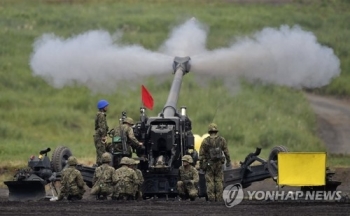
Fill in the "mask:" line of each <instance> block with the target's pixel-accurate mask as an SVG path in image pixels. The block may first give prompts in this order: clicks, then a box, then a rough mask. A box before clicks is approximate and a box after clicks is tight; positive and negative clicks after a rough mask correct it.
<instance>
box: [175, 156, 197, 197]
mask: <svg viewBox="0 0 350 216" xmlns="http://www.w3.org/2000/svg"><path fill="white" fill-rule="evenodd" d="M182 161H183V166H181V167H180V168H179V177H178V182H177V190H178V192H179V196H180V198H181V199H187V198H188V197H189V198H190V200H191V201H193V200H195V199H196V197H197V196H198V189H197V186H198V181H199V175H198V171H197V170H196V168H194V167H193V166H192V165H191V164H192V163H193V159H192V157H191V156H190V155H185V156H183V157H182Z"/></svg>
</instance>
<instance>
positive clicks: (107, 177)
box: [91, 152, 117, 200]
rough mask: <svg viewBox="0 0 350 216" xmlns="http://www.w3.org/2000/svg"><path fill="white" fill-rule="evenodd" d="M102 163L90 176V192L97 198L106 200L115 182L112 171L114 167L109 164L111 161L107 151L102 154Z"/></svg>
mask: <svg viewBox="0 0 350 216" xmlns="http://www.w3.org/2000/svg"><path fill="white" fill-rule="evenodd" d="M101 161H102V165H101V166H99V167H97V168H96V170H95V173H94V177H93V178H92V184H93V187H92V189H91V194H92V195H96V198H97V199H98V200H106V199H107V196H109V195H111V194H112V192H113V185H115V184H116V183H117V180H116V178H115V175H114V172H115V169H114V168H113V167H112V166H110V165H109V163H110V162H111V161H112V158H111V155H110V154H109V153H108V152H105V153H103V154H102V159H101Z"/></svg>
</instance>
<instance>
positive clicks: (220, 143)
mask: <svg viewBox="0 0 350 216" xmlns="http://www.w3.org/2000/svg"><path fill="white" fill-rule="evenodd" d="M208 133H209V135H210V136H208V137H206V138H205V139H204V140H203V142H202V144H201V147H200V149H199V161H200V169H202V170H203V171H205V172H206V173H205V181H206V186H207V195H208V201H221V200H222V192H223V183H222V182H223V168H222V165H223V164H224V163H225V158H226V167H231V159H230V155H229V151H228V149H227V143H226V140H225V138H223V137H222V136H219V135H218V134H217V133H218V126H217V125H216V124H215V123H211V124H209V127H208ZM223 155H225V156H223Z"/></svg>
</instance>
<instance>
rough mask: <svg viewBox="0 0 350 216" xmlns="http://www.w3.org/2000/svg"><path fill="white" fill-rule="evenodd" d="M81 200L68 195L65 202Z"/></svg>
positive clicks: (78, 197)
mask: <svg viewBox="0 0 350 216" xmlns="http://www.w3.org/2000/svg"><path fill="white" fill-rule="evenodd" d="M81 199H82V197H80V196H75V195H69V196H68V197H67V200H69V201H77V200H81Z"/></svg>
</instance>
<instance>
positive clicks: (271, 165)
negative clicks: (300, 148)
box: [267, 146, 288, 180]
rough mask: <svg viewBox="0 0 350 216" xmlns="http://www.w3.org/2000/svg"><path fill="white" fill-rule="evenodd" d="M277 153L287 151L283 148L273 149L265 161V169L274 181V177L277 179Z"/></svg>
mask: <svg viewBox="0 0 350 216" xmlns="http://www.w3.org/2000/svg"><path fill="white" fill-rule="evenodd" d="M279 152H288V149H287V148H286V147H285V146H276V147H273V148H272V150H271V152H270V154H269V157H268V161H267V169H268V170H269V173H270V175H271V177H272V178H273V179H274V180H276V178H275V177H277V174H278V163H277V160H278V153H279Z"/></svg>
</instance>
